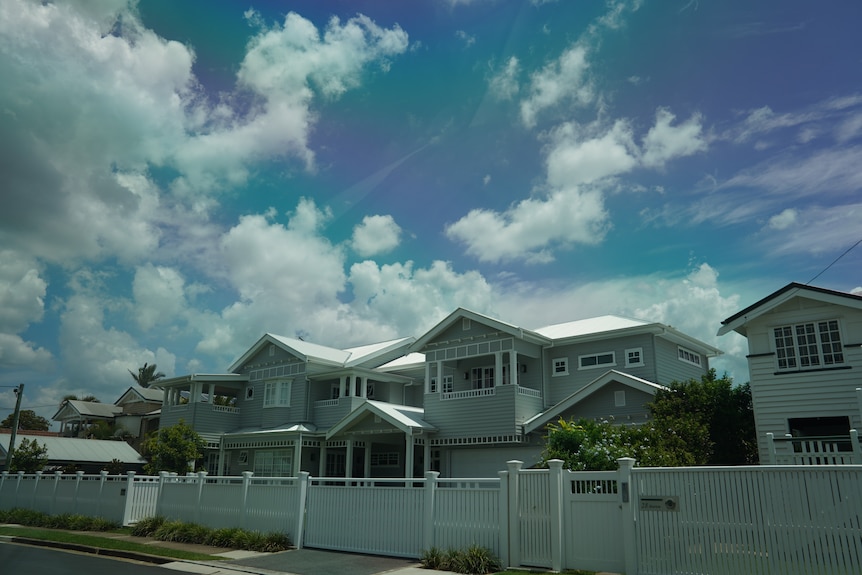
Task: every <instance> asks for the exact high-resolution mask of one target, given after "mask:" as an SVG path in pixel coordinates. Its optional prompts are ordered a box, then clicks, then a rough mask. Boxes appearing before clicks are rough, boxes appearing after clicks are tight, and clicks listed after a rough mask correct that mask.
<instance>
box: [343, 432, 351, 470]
mask: <svg viewBox="0 0 862 575" xmlns="http://www.w3.org/2000/svg"><path fill="white" fill-rule="evenodd" d="M344 476H345V477H353V440H352V439H348V440H347V457H346V459H345V461H344Z"/></svg>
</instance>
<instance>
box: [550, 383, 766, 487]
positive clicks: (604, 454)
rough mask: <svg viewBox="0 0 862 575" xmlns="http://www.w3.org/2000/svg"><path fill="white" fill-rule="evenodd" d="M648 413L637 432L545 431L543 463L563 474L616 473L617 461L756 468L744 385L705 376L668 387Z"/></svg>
mask: <svg viewBox="0 0 862 575" xmlns="http://www.w3.org/2000/svg"><path fill="white" fill-rule="evenodd" d="M649 407H650V412H651V414H652V419H651V420H650V421H648V422H646V423H644V424H643V425H639V426H631V425H628V426H623V425H614V424H613V422H612V421H610V422H608V421H603V422H595V421H590V420H584V419H581V420H578V421H564V420H560V421H558V422H557V423H555V424H550V425H548V428H547V429H548V435H547V437H546V444H545V450H544V452H543V454H542V457H543V463H544V464H547V461H548V460H550V459H561V460H563V461H564V465H565V467H566V468H568V469H572V470H589V471H601V470H613V469H616V468H617V461H616V460H617V459H618V458H620V457H633V458H634V459H636V460H637V462H638V464H639V465H642V466H656V467H679V466H690V465H740V464H753V463H757V446H756V440H755V432H754V411H753V409H752V405H751V388H750V387H749V386H748V384H746V385H743V386H737V387H734V386H733V380H732V379H731V378H729V377H728V376H727V375H725V376H723V377H721V378H718V377H716V374H715V370H710V372H709V373H707V374H706V375H704V376H703V377H702V378H701V380H700V381H697V380H694V379H692V380H689V381H686V382H681V383H680V382H673V383H671V384H670V386H669V389H668V390H667V391H664V390H663V391H659V392H658V393H656V396H655V400H654V401H653V402H652V403H651V404H650V406H649Z"/></svg>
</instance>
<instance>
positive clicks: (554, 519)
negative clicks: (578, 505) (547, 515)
mask: <svg viewBox="0 0 862 575" xmlns="http://www.w3.org/2000/svg"><path fill="white" fill-rule="evenodd" d="M548 471H549V473H548V481H549V482H550V483H549V485H548V488H549V491H550V496H551V570H552V571H556V572H558V573H559V572H560V571H562V570H563V564H564V563H565V561H564V560H563V553H564V552H565V547H563V460H562V459H551V460H549V461H548Z"/></svg>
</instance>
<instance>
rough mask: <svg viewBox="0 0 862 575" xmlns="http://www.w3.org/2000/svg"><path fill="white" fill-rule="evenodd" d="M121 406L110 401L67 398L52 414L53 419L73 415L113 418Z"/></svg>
mask: <svg viewBox="0 0 862 575" xmlns="http://www.w3.org/2000/svg"><path fill="white" fill-rule="evenodd" d="M122 412H123V408H122V407H119V406H117V405H112V404H110V403H99V402H96V401H80V400H78V399H67V400H66V401H64V402H63V404H62V405H61V406H60V408H59V409H58V410H57V413H55V414H54V417H52V418H51V419H53V420H54V421H60V419H58V417H61V416H62V419H71V418H74V417H100V418H104V419H113V418H114V417H115V416H117V415H119V414H121V413H122Z"/></svg>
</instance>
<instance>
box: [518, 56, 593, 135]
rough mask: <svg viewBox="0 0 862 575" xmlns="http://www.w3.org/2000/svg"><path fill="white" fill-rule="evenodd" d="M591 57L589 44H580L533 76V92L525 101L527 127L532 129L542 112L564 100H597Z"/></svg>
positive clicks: (577, 102) (523, 112)
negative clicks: (590, 74) (589, 60)
mask: <svg viewBox="0 0 862 575" xmlns="http://www.w3.org/2000/svg"><path fill="white" fill-rule="evenodd" d="M587 56H588V50H587V48H586V46H583V45H580V44H576V45H574V46H572V47H571V48H569V49H568V50H566V51H565V52H563V54H562V55H560V57H559V58H557V59H556V60H554V61H553V62H550V63H548V64H547V65H546V66H545V67H544V68H543V69H542V70H540V71H538V72H536V73H534V74H533V75H532V76H531V77H530V88H529V95H528V96H527V97H526V98H525V99H523V100H522V101H521V121H522V122H523V123H524V125H525V126H527V127H528V128H532V127H533V126H535V125H536V118H537V116H538V115H539V113H541V112H542V111H544V110H546V109H548V108H551V107H554V106H557V105H558V104H560V103H563V102H571V103H573V104H576V105H582V106H583V105H586V104H589V103H590V102H592V101H593V98H594V97H595V94H594V89H593V87H592V85H591V84H590V81H589V78H588V76H587V72H588V70H589V68H590V65H589V62H588V61H587Z"/></svg>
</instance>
